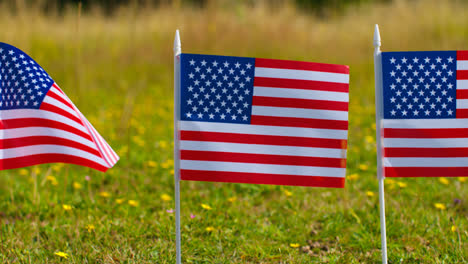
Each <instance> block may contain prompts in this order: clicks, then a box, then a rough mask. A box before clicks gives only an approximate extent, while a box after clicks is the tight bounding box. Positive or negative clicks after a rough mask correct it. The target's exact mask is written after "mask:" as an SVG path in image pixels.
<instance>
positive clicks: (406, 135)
mask: <svg viewBox="0 0 468 264" xmlns="http://www.w3.org/2000/svg"><path fill="white" fill-rule="evenodd" d="M382 73H383V102H384V119H383V128H384V130H383V138H384V139H383V147H384V153H383V154H384V161H383V163H384V173H385V176H386V177H424V176H426V177H438V176H447V177H455V176H467V175H468V119H467V118H468V51H423V52H383V53H382Z"/></svg>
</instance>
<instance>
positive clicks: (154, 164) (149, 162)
mask: <svg viewBox="0 0 468 264" xmlns="http://www.w3.org/2000/svg"><path fill="white" fill-rule="evenodd" d="M146 164H147V165H148V167H150V168H156V167H157V166H158V163H156V161H154V160H150V161H148V162H147V163H146Z"/></svg>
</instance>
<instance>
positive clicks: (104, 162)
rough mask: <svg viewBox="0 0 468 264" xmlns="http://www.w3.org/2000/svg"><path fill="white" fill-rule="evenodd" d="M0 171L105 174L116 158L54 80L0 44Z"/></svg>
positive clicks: (20, 52) (13, 50)
mask: <svg viewBox="0 0 468 264" xmlns="http://www.w3.org/2000/svg"><path fill="white" fill-rule="evenodd" d="M0 95H1V98H0V121H1V124H0V169H1V170H4V169H13V168H20V167H25V166H31V165H36V164H42V163H51V162H65V163H72V164H77V165H82V166H87V167H91V168H94V169H97V170H100V171H106V170H107V169H108V168H110V167H112V166H113V165H114V164H115V163H116V162H117V160H118V156H117V155H116V154H115V152H114V151H113V150H112V148H111V147H110V146H109V145H108V144H107V143H106V141H105V140H104V139H103V138H102V137H101V136H100V135H99V133H98V132H97V131H96V130H95V129H94V127H93V126H92V125H91V124H90V123H89V122H88V120H86V118H85V117H84V116H83V115H82V114H81V112H80V111H79V110H78V109H77V108H76V107H75V105H74V104H73V103H72V102H71V100H70V99H69V98H68V97H67V96H66V95H65V93H64V92H63V91H62V90H61V89H60V88H59V87H58V85H57V84H56V83H55V82H54V81H53V80H52V78H51V77H50V76H49V75H48V74H47V73H46V72H45V71H44V69H42V68H41V67H40V66H39V65H38V64H37V63H36V62H35V61H34V60H33V59H32V58H30V57H29V56H28V55H27V54H26V53H24V52H22V51H21V50H19V49H17V48H15V47H13V46H11V45H8V44H5V43H1V42H0Z"/></svg>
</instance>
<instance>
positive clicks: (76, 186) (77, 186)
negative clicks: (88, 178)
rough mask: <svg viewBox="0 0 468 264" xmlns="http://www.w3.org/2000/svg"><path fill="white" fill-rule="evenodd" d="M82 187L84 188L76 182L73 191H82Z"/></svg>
mask: <svg viewBox="0 0 468 264" xmlns="http://www.w3.org/2000/svg"><path fill="white" fill-rule="evenodd" d="M82 187H83V186H82V185H81V183H79V182H74V183H73V189H75V190H79V189H81V188H82Z"/></svg>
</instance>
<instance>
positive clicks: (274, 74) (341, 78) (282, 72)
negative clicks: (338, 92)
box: [255, 67, 349, 83]
mask: <svg viewBox="0 0 468 264" xmlns="http://www.w3.org/2000/svg"><path fill="white" fill-rule="evenodd" d="M255 77H267V78H281V79H297V80H308V81H321V82H334V83H349V74H345V73H334V72H320V71H306V70H291V69H275V68H262V67H255Z"/></svg>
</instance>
